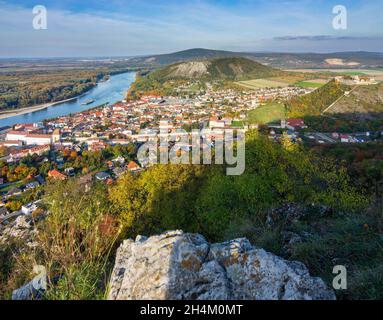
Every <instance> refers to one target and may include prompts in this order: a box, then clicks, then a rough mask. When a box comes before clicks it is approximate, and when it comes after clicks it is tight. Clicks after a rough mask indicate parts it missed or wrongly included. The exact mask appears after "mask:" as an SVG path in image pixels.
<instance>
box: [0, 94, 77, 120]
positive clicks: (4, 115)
mask: <svg viewBox="0 0 383 320" xmlns="http://www.w3.org/2000/svg"><path fill="white" fill-rule="evenodd" d="M82 95H83V94H81V95H79V96H76V97H73V98H69V99H65V100H61V101H56V102H48V103H44V104H39V105H36V106H31V107H25V108H21V109H15V110H7V111H2V112H0V119H7V118H11V117H14V116H18V115H22V114H26V113H31V112H36V111H40V110H44V109H46V108H49V107H52V106H55V105H57V104H61V103H65V102H70V101H73V100H76V99H78V98H79V97H81V96H82Z"/></svg>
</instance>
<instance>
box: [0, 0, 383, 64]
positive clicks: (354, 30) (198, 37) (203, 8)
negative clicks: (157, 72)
mask: <svg viewBox="0 0 383 320" xmlns="http://www.w3.org/2000/svg"><path fill="white" fill-rule="evenodd" d="M339 4H341V5H344V6H345V7H346V8H347V10H348V28H347V30H334V29H333V27H332V20H333V18H334V14H333V13H332V9H333V7H334V6H336V5H339ZM35 5H44V6H45V7H46V8H47V11H48V29H47V30H34V29H33V28H32V19H33V14H32V8H33V7H34V6H35ZM382 12H383V1H373V0H335V1H331V0H295V1H292V0H284V1H283V0H252V1H251V0H242V1H240V0H234V1H229V0H197V1H194V0H189V1H185V0H178V1H175V0H166V1H158V0H81V1H79V0H61V1H53V0H12V1H7V0H0V43H1V46H0V57H43V56H44V57H49V56H50V57H66V56H69V57H71V56H130V55H146V54H154V53H166V52H172V51H177V50H183V49H188V48H194V47H203V48H211V49H223V50H233V51H282V52H335V51H359V50H364V51H379V52H383V19H382V17H381V15H382Z"/></svg>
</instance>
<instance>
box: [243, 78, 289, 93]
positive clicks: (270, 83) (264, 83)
mask: <svg viewBox="0 0 383 320" xmlns="http://www.w3.org/2000/svg"><path fill="white" fill-rule="evenodd" d="M236 84H239V85H241V86H243V87H246V88H248V89H254V90H256V89H263V88H279V87H282V88H283V87H288V86H289V83H286V82H282V81H276V80H272V79H255V80H248V81H238V82H236Z"/></svg>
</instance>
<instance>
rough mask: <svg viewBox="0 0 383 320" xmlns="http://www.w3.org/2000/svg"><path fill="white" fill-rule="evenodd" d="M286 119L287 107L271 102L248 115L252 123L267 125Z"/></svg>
mask: <svg viewBox="0 0 383 320" xmlns="http://www.w3.org/2000/svg"><path fill="white" fill-rule="evenodd" d="M283 118H285V107H284V105H283V104H280V103H276V102H271V103H268V104H266V105H263V106H260V107H259V108H257V109H255V110H251V111H250V112H249V114H248V120H249V122H250V123H260V124H266V123H270V122H276V121H279V120H281V119H283Z"/></svg>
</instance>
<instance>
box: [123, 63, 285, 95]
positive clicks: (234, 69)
mask: <svg viewBox="0 0 383 320" xmlns="http://www.w3.org/2000/svg"><path fill="white" fill-rule="evenodd" d="M285 73H286V72H284V71H281V70H278V69H274V68H271V67H268V66H265V65H262V64H260V63H257V62H255V61H252V60H249V59H246V58H241V57H229V58H214V59H209V60H195V61H187V62H181V63H176V64H173V65H170V66H167V67H164V68H161V69H159V70H156V71H154V72H151V73H149V74H148V75H146V76H142V77H138V78H137V80H136V81H135V82H134V83H133V85H132V86H131V88H130V90H129V93H128V98H137V97H139V96H140V95H142V94H146V93H155V94H159V95H166V94H170V93H171V91H172V89H173V88H174V87H175V86H176V85H177V83H178V84H180V83H182V82H187V81H190V80H193V81H199V82H201V83H206V82H210V81H215V82H217V81H220V82H221V83H225V84H227V85H230V84H233V82H234V81H241V80H250V79H261V78H270V77H275V76H280V75H283V74H285Z"/></svg>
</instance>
